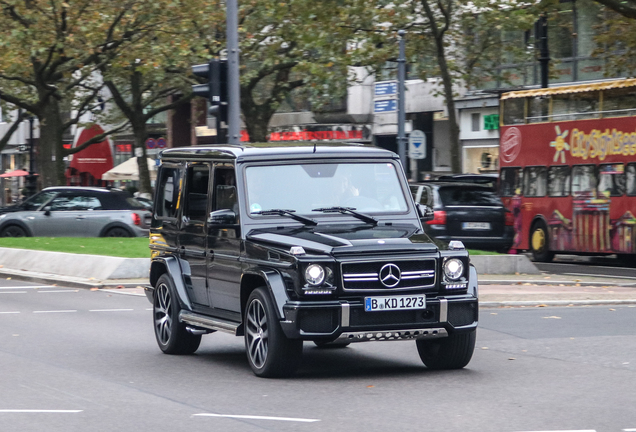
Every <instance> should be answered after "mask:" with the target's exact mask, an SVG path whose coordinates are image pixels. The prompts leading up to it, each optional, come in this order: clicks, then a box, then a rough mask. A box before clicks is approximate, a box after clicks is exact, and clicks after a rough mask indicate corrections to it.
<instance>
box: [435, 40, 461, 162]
mask: <svg viewBox="0 0 636 432" xmlns="http://www.w3.org/2000/svg"><path fill="white" fill-rule="evenodd" d="M436 43H437V62H438V64H439V68H440V72H441V75H442V83H443V86H444V97H445V99H446V109H447V110H448V123H449V126H450V158H451V170H452V172H453V173H455V174H459V173H461V172H462V166H461V165H462V164H461V155H460V143H459V125H458V124H457V115H456V113H455V100H454V99H453V98H454V95H453V79H452V77H451V75H450V72H449V71H448V64H447V63H446V53H445V51H444V41H443V40H439V39H436Z"/></svg>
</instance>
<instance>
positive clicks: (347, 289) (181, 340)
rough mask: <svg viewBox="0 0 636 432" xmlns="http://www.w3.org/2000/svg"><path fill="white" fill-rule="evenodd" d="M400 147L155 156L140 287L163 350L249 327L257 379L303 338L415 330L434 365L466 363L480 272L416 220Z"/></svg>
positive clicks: (235, 149) (262, 147) (295, 353)
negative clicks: (144, 279)
mask: <svg viewBox="0 0 636 432" xmlns="http://www.w3.org/2000/svg"><path fill="white" fill-rule="evenodd" d="M431 213H432V212H431V211H430V209H427V208H425V207H424V206H420V205H416V204H415V203H414V202H413V198H412V196H411V194H410V191H409V188H408V184H407V181H406V178H405V175H404V172H403V170H402V166H401V165H400V161H399V158H398V157H397V155H395V154H394V153H392V152H389V151H386V150H382V149H379V148H374V147H366V146H360V145H350V144H338V145H335V144H329V145H326V144H315V143H295V144H292V145H290V144H285V145H280V144H251V145H245V146H231V145H214V146H197V147H187V148H174V149H169V150H166V151H164V152H163V153H162V155H161V167H160V169H159V173H158V177H157V186H156V195H155V201H154V214H153V221H152V227H151V230H150V247H151V249H152V262H151V268H150V283H151V286H149V287H147V289H146V295H147V297H148V299H149V300H150V301H151V302H152V304H153V320H154V330H155V335H156V338H157V342H158V344H159V347H160V348H161V350H162V351H163V352H165V353H167V354H190V353H193V352H195V351H196V350H197V348H198V347H199V343H200V341H201V336H202V335H203V334H206V333H212V332H214V331H217V330H220V331H226V332H230V333H232V334H234V335H237V336H244V338H245V347H246V350H247V354H248V355H247V358H248V361H249V364H250V366H251V368H252V370H253V371H254V373H255V374H256V375H258V376H262V377H272V376H285V375H290V374H292V373H293V372H294V370H295V369H296V368H297V366H298V365H299V363H300V361H301V356H302V349H303V341H313V342H314V343H315V344H316V345H318V346H346V345H348V344H349V343H351V342H363V341H396V340H415V342H416V345H417V349H418V352H419V355H420V357H421V359H422V361H423V362H424V364H425V365H426V366H427V367H429V368H438V369H441V368H443V369H453V368H462V367H464V366H466V365H467V364H468V362H469V361H470V358H471V357H472V354H473V350H474V346H475V332H476V328H477V313H478V304H477V301H478V300H477V273H476V271H475V269H474V267H473V266H471V265H470V263H469V258H468V253H467V251H466V250H465V249H464V247H463V245H462V244H461V242H450V243H449V244H448V245H443V244H437V243H435V242H433V241H431V240H430V239H429V237H428V236H427V235H426V234H425V233H424V231H423V229H422V224H421V219H426V218H427V217H431Z"/></svg>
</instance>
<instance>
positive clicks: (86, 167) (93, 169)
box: [69, 125, 113, 180]
mask: <svg viewBox="0 0 636 432" xmlns="http://www.w3.org/2000/svg"><path fill="white" fill-rule="evenodd" d="M102 133H104V130H103V129H102V128H101V127H100V126H99V125H93V126H91V127H89V128H86V129H84V130H83V131H82V132H81V133H80V134H79V137H78V138H77V140H75V143H74V144H73V147H77V146H79V145H82V144H83V143H85V142H86V141H88V140H89V139H91V138H93V137H94V136H97V135H100V134H102ZM72 156H73V159H72V160H71V163H70V165H69V166H70V168H75V169H76V170H77V172H80V173H83V172H86V173H90V174H91V175H92V176H93V177H94V178H95V179H97V180H100V179H101V178H102V174H104V173H105V172H106V171H108V170H109V169H111V168H112V167H113V151H112V149H111V147H110V143H109V142H108V139H105V140H104V141H102V142H99V143H96V144H91V145H89V146H88V147H86V148H85V149H84V150H82V151H80V152H77V153H75V154H73V155H72Z"/></svg>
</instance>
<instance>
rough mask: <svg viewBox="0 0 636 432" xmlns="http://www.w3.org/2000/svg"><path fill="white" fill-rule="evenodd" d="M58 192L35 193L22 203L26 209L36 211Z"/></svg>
mask: <svg viewBox="0 0 636 432" xmlns="http://www.w3.org/2000/svg"><path fill="white" fill-rule="evenodd" d="M55 194H57V192H40V193H39V194H36V195H33V196H32V197H31V198H29V199H28V200H26V201H25V202H24V204H22V208H23V209H24V210H26V211H35V210H37V209H39V208H40V207H42V205H43V204H44V203H46V202H47V201H48V200H50V199H51V198H53V197H54V196H55Z"/></svg>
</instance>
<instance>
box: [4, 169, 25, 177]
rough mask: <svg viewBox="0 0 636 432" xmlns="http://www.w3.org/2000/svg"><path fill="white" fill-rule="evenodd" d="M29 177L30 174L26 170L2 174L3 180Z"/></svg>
mask: <svg viewBox="0 0 636 432" xmlns="http://www.w3.org/2000/svg"><path fill="white" fill-rule="evenodd" d="M28 175H29V173H28V172H26V171H24V170H21V169H17V170H14V171H10V172H8V173H4V174H0V177H3V178H7V177H24V176H28Z"/></svg>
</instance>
